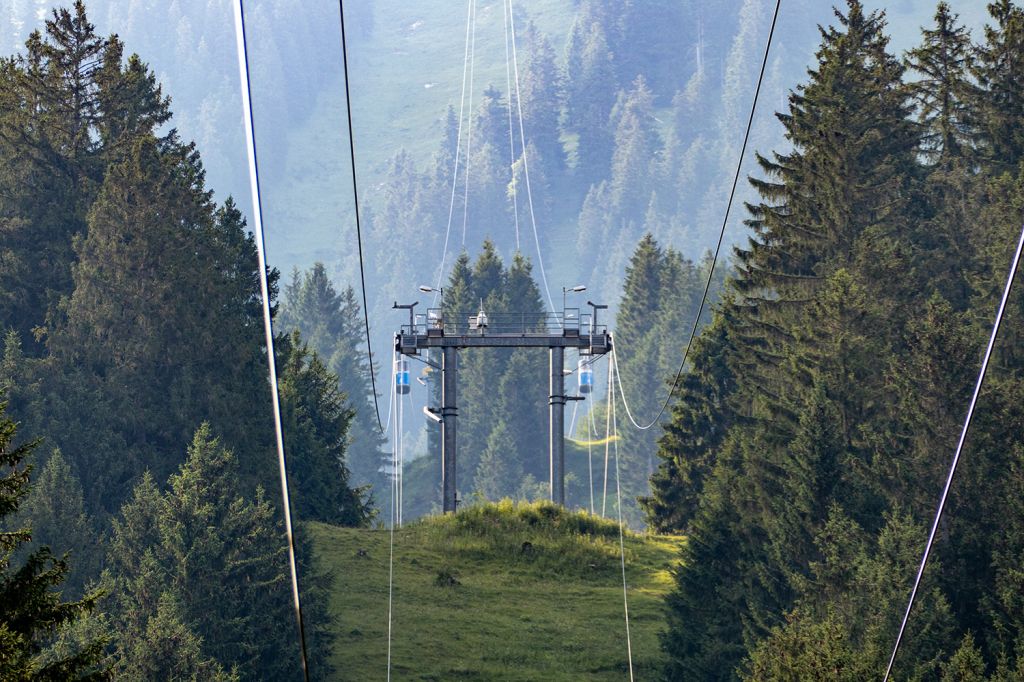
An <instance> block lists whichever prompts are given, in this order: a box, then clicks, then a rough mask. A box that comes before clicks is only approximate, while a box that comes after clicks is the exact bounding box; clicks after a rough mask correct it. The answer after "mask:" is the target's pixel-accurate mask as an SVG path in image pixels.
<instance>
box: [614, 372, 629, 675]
mask: <svg viewBox="0 0 1024 682" xmlns="http://www.w3.org/2000/svg"><path fill="white" fill-rule="evenodd" d="M608 372H609V373H611V374H615V373H617V372H618V368H617V367H616V363H615V357H614V356H612V358H611V360H610V362H609V363H608ZM611 383H612V382H611V381H610V380H609V382H608V385H609V386H611ZM608 410H609V412H610V413H611V416H612V435H613V436H616V438H613V439H612V440H613V441H614V442H615V510H616V512H617V513H618V519H619V558H620V560H621V564H622V608H623V611H624V613H625V614H626V655H627V657H628V661H629V681H630V682H633V641H632V638H631V637H630V634H629V594H628V587H627V584H626V540H625V537H624V536H625V530H624V529H623V526H622V486H621V485H620V483H619V439H618V438H617V436H618V435H619V425H618V421H617V419H616V414H615V401H614V400H612V401H610V402H609V405H608Z"/></svg>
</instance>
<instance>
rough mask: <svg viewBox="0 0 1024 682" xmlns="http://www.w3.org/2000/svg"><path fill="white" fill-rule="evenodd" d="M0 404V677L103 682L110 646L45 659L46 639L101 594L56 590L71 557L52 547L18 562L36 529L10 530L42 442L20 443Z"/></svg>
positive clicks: (94, 644) (100, 642)
mask: <svg viewBox="0 0 1024 682" xmlns="http://www.w3.org/2000/svg"><path fill="white" fill-rule="evenodd" d="M6 410H7V404H6V403H0V465H2V466H3V470H4V475H3V476H2V477H0V521H4V527H3V530H2V531H0V650H2V651H3V656H0V677H3V679H5V680H29V679H62V680H103V679H108V677H109V676H108V671H107V670H106V669H105V668H104V667H103V666H102V665H101V664H100V662H101V660H102V657H103V649H104V647H105V645H106V642H105V641H103V640H94V641H91V642H88V643H87V644H86V645H85V646H84V647H82V648H81V649H80V650H78V651H75V652H73V653H70V654H69V655H67V656H62V657H58V658H56V659H54V658H53V657H51V660H46V659H44V658H43V657H42V656H41V654H42V653H43V648H44V646H45V645H46V644H47V643H48V640H49V639H50V638H51V637H52V636H53V635H54V634H55V633H59V632H60V631H61V630H64V629H66V628H68V627H69V626H71V625H72V624H74V623H75V622H76V621H79V620H81V619H82V618H85V617H86V616H87V615H88V614H89V613H90V612H91V611H92V610H93V609H94V608H95V606H96V602H97V600H98V599H99V596H100V594H99V593H98V592H91V593H89V594H87V595H86V596H85V597H83V598H82V599H81V600H79V601H70V602H69V601H64V600H63V599H62V598H61V593H60V592H59V591H58V590H57V589H55V588H58V587H59V586H60V585H61V584H62V583H63V582H64V581H65V579H66V578H67V576H68V573H69V571H70V565H69V563H68V561H67V558H66V557H64V558H58V557H56V556H54V555H53V554H52V553H51V552H50V549H49V548H48V547H40V548H38V549H35V550H34V551H32V552H31V553H30V554H29V555H28V556H27V557H26V558H25V560H24V563H23V564H22V563H20V562H19V563H18V564H16V563H14V561H13V557H14V554H15V553H16V552H17V551H18V549H19V548H20V547H22V546H23V545H25V544H26V543H28V542H30V541H31V539H32V529H31V528H29V527H26V526H20V527H12V526H11V525H9V524H10V523H11V520H12V517H13V516H14V515H16V514H17V513H18V511H19V509H20V507H21V505H22V504H23V503H24V500H25V497H26V495H28V494H29V474H30V472H31V469H30V468H29V467H28V466H26V464H25V460H26V459H27V458H28V457H30V456H31V453H32V451H33V449H34V448H36V447H37V446H38V444H39V441H38V440H36V441H28V442H24V443H20V442H18V429H17V425H16V424H15V423H14V422H13V421H11V419H10V418H9V417H8V416H7V414H6Z"/></svg>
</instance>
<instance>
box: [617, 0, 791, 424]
mask: <svg viewBox="0 0 1024 682" xmlns="http://www.w3.org/2000/svg"><path fill="white" fill-rule="evenodd" d="M781 4H782V0H775V12H774V13H773V14H772V25H771V28H770V29H768V41H767V43H766V44H765V46H764V57H763V58H762V59H761V71H760V73H758V76H757V87H756V88H755V89H754V101H753V102H752V103H751V105H750V116H748V117H747V128H746V131H745V132H744V133H743V146H742V147H741V148H740V156H739V159H738V160H737V161H736V173H735V175H734V176H733V179H732V188H731V189H730V190H729V202H728V203H727V204H726V206H725V217H724V218H722V228H721V230H719V232H718V243H717V244H716V245H715V255H714V258H713V259H712V260H711V268H710V269H709V270H708V278H707V281H706V282H705V283H704V293H703V294H702V295H701V297H700V305H699V306H697V314H696V315H695V316H694V318H693V328H692V329H690V337H689V339H688V340H687V342H686V349H685V350H684V351H683V359H682V360H681V361H680V362H679V369H678V370H676V375H675V378H674V379H672V386H671V388H669V391H668V395H667V396H666V397H665V401H664V402H663V403H662V405H661V409H659V410H658V414H656V415H655V416H654V419H652V420H651V421H649V422H648V423H646V424H643V425H641V424H640V422H639V421H637V419H636V417H635V416H634V415H633V411H632V410H630V409H629V403H627V402H626V394H625V392H624V391H623V390H622V379H621V378H620V379H619V395H620V396H621V397H622V406H623V407H625V408H626V416H628V417H629V421H631V422H632V423H633V426H635V427H636V428H638V429H640V430H641V431H646V430H647V429H649V428H651V427H652V426H654V425H655V424H657V423H658V421H659V420H660V419H661V415H663V414H665V410H666V409H667V408H668V406H669V403H670V402H672V396H673V394H674V393H675V390H676V387H677V386H678V385H679V379H680V378H682V376H683V370H684V369H685V368H686V360H687V358H688V357H689V356H690V348H691V347H692V346H693V340H694V338H696V336H697V329H698V328H699V327H700V317H701V315H702V314H703V313H704V307H705V305H707V300H708V292H709V291H710V290H711V282H712V281H713V278H714V274H715V266H716V265H717V264H718V257H719V255H720V254H721V251H722V242H723V241H724V239H725V228H726V226H727V225H728V224H729V215H730V213H731V212H732V202H733V199H734V198H735V196H736V186H737V185H738V184H739V180H740V170H741V169H742V168H743V157H744V156H746V153H747V143H748V142H749V140H750V130H751V128H752V127H753V124H754V113H755V112H756V111H757V100H758V96H759V95H760V94H761V83H762V81H763V80H764V72H765V67H766V66H767V65H768V53H769V52H770V51H771V49H772V37H773V36H774V35H775V24H776V22H777V20H778V18H779V6H780V5H781ZM612 354H613V355H614V354H615V346H614V345H613V346H612Z"/></svg>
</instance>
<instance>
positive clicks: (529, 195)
mask: <svg viewBox="0 0 1024 682" xmlns="http://www.w3.org/2000/svg"><path fill="white" fill-rule="evenodd" d="M508 23H509V31H510V33H511V37H512V68H513V72H514V73H515V77H516V81H515V82H516V109H517V110H518V112H519V143H520V146H521V147H522V152H523V179H524V180H525V181H526V200H527V204H528V205H529V207H530V225H531V226H532V227H533V241H534V243H535V244H536V245H537V265H538V266H539V268H540V278H541V281H542V282H543V283H544V293H545V294H546V295H547V297H548V305H549V306H550V307H551V311H552V312H554V311H555V301H554V299H552V298H551V289H550V288H548V276H547V273H546V272H545V271H544V255H543V254H542V253H541V249H540V237H539V236H538V235H537V217H536V214H535V213H534V210H533V191H532V190H531V188H530V164H529V163H528V162H527V159H526V132H525V130H524V128H523V98H522V95H521V94H520V92H519V58H518V56H517V52H516V19H515V16H514V13H513V12H512V0H508ZM509 96H510V97H511V93H510V94H509Z"/></svg>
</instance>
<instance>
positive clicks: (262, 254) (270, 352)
mask: <svg viewBox="0 0 1024 682" xmlns="http://www.w3.org/2000/svg"><path fill="white" fill-rule="evenodd" d="M242 3H243V0H238V3H237V4H236V5H235V42H236V44H237V46H238V75H239V77H240V79H241V85H242V87H241V90H242V115H243V119H244V121H245V135H246V140H245V141H246V152H247V156H248V158H249V187H250V190H251V192H252V208H253V224H254V229H255V233H256V253H257V255H258V258H259V263H258V265H259V279H260V295H261V296H262V299H263V330H264V332H265V334H266V344H267V370H268V372H269V374H270V396H271V403H272V405H273V409H274V437H275V442H276V444H277V461H278V467H279V469H280V474H281V500H282V504H283V507H284V529H285V535H286V536H287V539H288V568H289V569H290V571H291V577H292V601H293V602H294V605H295V620H296V622H297V623H298V626H299V645H300V650H301V653H302V676H303V678H304V679H305V680H306V682H309V662H308V656H307V655H306V628H305V626H304V624H303V619H302V602H301V600H300V599H299V572H298V568H297V567H296V563H295V535H294V533H293V532H292V505H291V500H290V499H289V495H288V467H287V460H286V459H285V452H284V431H283V428H282V426H281V400H280V396H279V395H278V392H277V363H276V361H275V359H274V324H273V320H272V318H271V315H270V287H269V285H268V283H267V253H266V244H265V242H264V238H263V202H262V201H261V199H260V175H259V164H258V162H257V159H256V133H255V125H254V122H253V115H252V97H251V92H250V83H249V54H248V47H247V45H246V39H245V8H244V7H243V6H242ZM377 418H378V419H380V416H379V415H378V417H377Z"/></svg>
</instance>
